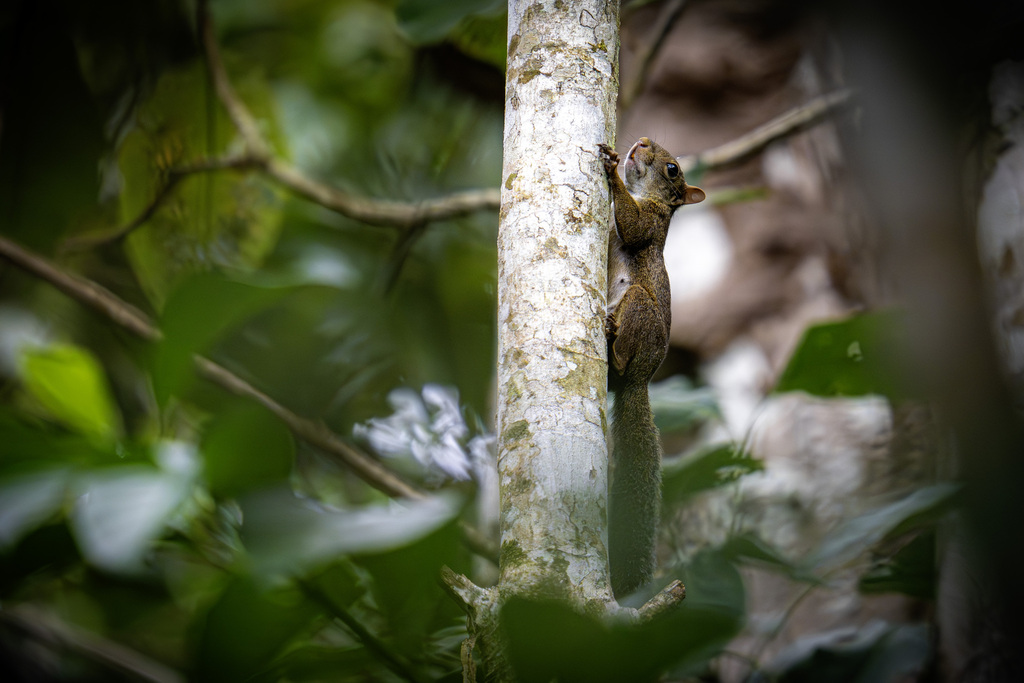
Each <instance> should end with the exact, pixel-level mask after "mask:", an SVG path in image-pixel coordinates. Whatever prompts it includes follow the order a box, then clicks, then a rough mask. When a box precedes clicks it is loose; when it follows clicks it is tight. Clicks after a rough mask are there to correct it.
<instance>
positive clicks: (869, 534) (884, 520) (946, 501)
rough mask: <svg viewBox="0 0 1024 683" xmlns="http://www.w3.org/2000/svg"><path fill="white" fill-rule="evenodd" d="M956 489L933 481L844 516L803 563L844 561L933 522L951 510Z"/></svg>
mask: <svg viewBox="0 0 1024 683" xmlns="http://www.w3.org/2000/svg"><path fill="white" fill-rule="evenodd" d="M959 490H960V487H959V486H958V485H956V484H949V483H946V484H934V485H932V486H928V487H925V488H922V489H917V490H916V491H914V492H913V493H911V494H910V495H908V496H906V497H905V498H901V499H900V500H897V501H895V502H893V503H890V504H888V505H884V506H882V507H880V508H878V509H876V510H872V511H870V512H867V513H865V514H863V515H859V516H857V517H853V518H851V519H847V520H845V521H843V522H842V523H841V524H840V525H839V526H838V527H837V528H836V529H834V530H833V531H831V532H830V533H829V534H828V536H826V538H825V540H824V541H823V542H822V543H821V545H820V546H819V547H818V548H817V550H815V551H814V552H813V553H812V554H811V556H810V557H809V558H808V560H807V565H806V566H807V567H808V568H811V569H816V570H820V569H823V568H827V567H835V566H839V565H842V564H845V563H846V562H849V561H850V560H852V559H854V558H856V557H857V556H859V555H860V554H861V553H863V552H864V551H866V550H868V549H869V548H871V547H872V546H874V545H875V544H876V543H878V542H879V541H881V540H882V539H884V538H886V537H887V536H890V535H898V534H900V533H904V532H906V531H909V530H910V529H912V528H914V527H916V526H920V525H923V524H925V523H926V522H930V521H934V520H936V519H938V518H939V517H940V516H941V515H942V514H945V513H946V512H947V511H948V510H949V509H950V506H951V505H952V503H953V500H954V498H955V496H956V494H957V493H958V492H959Z"/></svg>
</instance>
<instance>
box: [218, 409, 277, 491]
mask: <svg viewBox="0 0 1024 683" xmlns="http://www.w3.org/2000/svg"><path fill="white" fill-rule="evenodd" d="M200 448H201V452H202V455H203V462H204V472H205V475H206V482H207V485H208V486H209V487H210V492H211V493H213V494H214V495H215V496H220V497H224V498H232V497H235V496H238V495H239V494H241V493H244V492H246V491H249V490H252V489H255V488H259V487H262V486H266V485H268V484H271V483H274V482H278V481H282V480H284V479H286V478H287V477H288V475H289V474H290V473H291V469H292V460H293V459H294V456H295V444H294V442H293V440H292V435H291V432H289V431H288V429H287V428H286V427H285V426H284V425H283V424H281V422H280V421H279V420H277V419H276V418H274V416H273V415H271V414H270V413H268V412H267V411H266V410H265V409H263V408H259V407H245V408H243V409H240V410H235V411H233V412H229V413H227V414H223V415H217V416H216V417H214V418H213V420H212V421H211V423H210V424H209V425H208V426H207V428H206V431H205V433H204V435H203V441H202V445H201V447H200Z"/></svg>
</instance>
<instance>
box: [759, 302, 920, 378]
mask: <svg viewBox="0 0 1024 683" xmlns="http://www.w3.org/2000/svg"><path fill="white" fill-rule="evenodd" d="M903 348H904V342H903V337H902V318H901V316H900V315H899V314H898V313H896V312H894V311H881V312H875V313H865V314H863V315H857V316H853V317H851V318H848V319H846V320H842V321H839V322H830V323H823V324H821V325H815V326H813V327H810V328H808V329H807V331H806V332H805V333H804V336H803V339H802V340H801V341H800V345H799V346H798V347H797V349H796V351H794V352H793V356H792V358H790V359H789V364H788V365H787V366H786V369H785V370H784V371H783V373H782V376H781V377H780V378H779V382H778V384H777V385H776V387H775V391H776V392H784V391H806V392H807V393H809V394H814V395H816V396H863V395H865V394H882V395H884V396H888V397H890V398H900V397H903V396H905V395H906V394H907V383H906V377H905V369H906V368H905V367H904V366H903V364H902V363H901V361H900V357H901V354H902V353H903Z"/></svg>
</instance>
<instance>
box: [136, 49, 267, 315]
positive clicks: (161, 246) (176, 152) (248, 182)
mask: <svg viewBox="0 0 1024 683" xmlns="http://www.w3.org/2000/svg"><path fill="white" fill-rule="evenodd" d="M235 86H236V88H237V90H238V94H239V97H241V98H242V99H243V100H244V101H245V103H246V105H247V106H248V107H249V108H250V109H251V110H252V111H253V113H254V115H255V116H256V118H257V119H258V121H259V122H260V123H262V124H264V125H265V126H266V127H267V128H268V131H269V133H270V135H269V137H270V138H271V139H272V140H273V141H277V140H278V137H279V136H278V135H277V130H276V121H275V117H274V116H273V114H272V107H271V105H270V93H269V89H268V88H267V87H266V85H265V83H263V82H260V81H257V80H255V79H251V78H249V79H246V78H242V79H236V81H235ZM237 138H238V133H237V131H235V129H234V127H233V125H232V123H231V122H230V120H229V119H228V117H227V115H226V113H225V112H224V111H223V109H222V107H220V105H219V103H218V102H217V100H216V96H215V94H214V92H213V90H212V88H211V87H209V84H208V82H207V75H206V72H205V69H204V68H203V66H202V64H201V63H199V62H196V63H194V64H192V65H190V66H188V67H183V68H178V69H174V70H169V71H167V72H166V73H165V74H164V75H163V77H162V78H161V79H160V81H159V83H158V84H157V86H156V89H155V91H154V92H153V94H152V96H151V97H150V98H149V100H147V101H146V102H144V103H143V104H142V105H141V106H140V107H139V109H138V113H137V121H136V127H135V128H134V129H133V130H132V131H131V132H130V133H129V134H128V135H127V136H126V137H125V139H124V141H123V142H122V143H121V146H120V149H119V157H118V162H119V167H120V170H121V176H122V179H123V187H122V192H121V220H122V222H123V223H128V222H130V221H133V220H135V219H136V218H137V217H138V216H140V215H142V213H143V211H144V210H145V209H146V208H147V207H148V206H150V204H151V202H152V201H153V200H154V199H155V198H156V197H157V196H158V195H159V194H160V193H161V192H162V191H163V189H164V188H165V186H166V185H167V182H168V178H169V177H170V176H169V173H170V171H171V170H172V169H175V168H178V167H181V166H185V165H188V164H190V163H193V162H195V161H198V160H202V159H207V158H213V157H217V156H220V155H223V154H225V153H227V152H228V150H229V149H235V148H236V147H237V143H236V140H237ZM280 221H281V212H280V191H279V190H278V189H277V188H276V187H274V186H272V185H271V184H270V183H269V182H268V181H267V180H265V179H264V178H263V177H262V176H261V174H259V173H248V172H239V171H217V172H208V173H196V174H192V175H189V176H188V177H185V178H182V179H181V180H180V181H179V182H178V183H177V184H175V185H174V186H173V187H172V188H171V189H170V190H169V191H168V192H167V194H166V196H164V198H163V200H162V202H161V204H160V207H159V208H157V210H156V211H155V212H154V213H153V214H152V216H150V218H149V219H148V220H147V221H146V223H145V224H144V225H143V226H142V227H140V228H137V229H136V230H134V231H133V232H132V233H131V234H130V235H129V236H128V238H127V240H126V248H127V253H128V257H129V260H130V261H131V264H132V268H133V269H134V271H135V274H136V276H137V277H138V279H139V283H140V284H141V285H142V288H143V289H144V290H145V292H146V294H147V295H148V296H149V298H150V301H151V302H153V304H154V305H155V306H156V307H157V308H160V307H162V306H163V303H164V300H165V298H166V296H167V294H168V293H169V292H170V291H171V290H172V289H173V288H174V287H175V285H176V284H177V283H179V282H180V281H181V280H182V279H184V278H185V277H187V276H188V275H189V274H191V273H195V272H204V271H209V270H213V269H216V268H231V269H236V268H251V267H254V266H257V265H259V263H260V262H261V261H262V259H263V257H264V256H265V255H266V254H267V253H268V252H269V251H270V249H271V248H272V247H273V245H274V243H275V242H276V239H277V234H278V231H279V228H280Z"/></svg>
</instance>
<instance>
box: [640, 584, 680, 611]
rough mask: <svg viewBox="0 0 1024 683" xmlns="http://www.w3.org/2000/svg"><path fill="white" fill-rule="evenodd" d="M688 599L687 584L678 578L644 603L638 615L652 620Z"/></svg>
mask: <svg viewBox="0 0 1024 683" xmlns="http://www.w3.org/2000/svg"><path fill="white" fill-rule="evenodd" d="M685 599H686V586H685V585H683V582H682V581H679V580H678V579H677V580H675V581H673V582H672V583H670V584H669V585H667V586H665V588H663V589H662V590H661V592H660V593H658V594H657V595H655V596H654V597H653V598H651V599H650V600H648V601H647V602H645V603H644V605H643V606H642V607H641V608H640V609H638V610H637V617H638V618H639V619H640V620H641V621H650V620H651V619H655V618H657V617H658V616H660V615H662V614H666V613H668V612H670V611H672V610H674V609H675V608H676V607H678V606H679V603H681V602H682V601H683V600H685Z"/></svg>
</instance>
